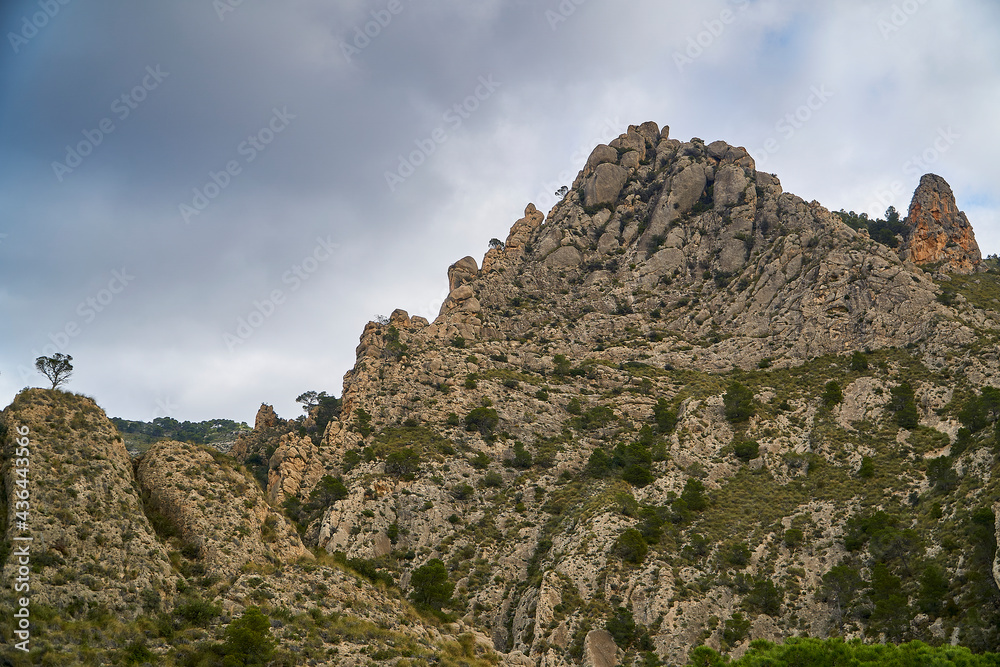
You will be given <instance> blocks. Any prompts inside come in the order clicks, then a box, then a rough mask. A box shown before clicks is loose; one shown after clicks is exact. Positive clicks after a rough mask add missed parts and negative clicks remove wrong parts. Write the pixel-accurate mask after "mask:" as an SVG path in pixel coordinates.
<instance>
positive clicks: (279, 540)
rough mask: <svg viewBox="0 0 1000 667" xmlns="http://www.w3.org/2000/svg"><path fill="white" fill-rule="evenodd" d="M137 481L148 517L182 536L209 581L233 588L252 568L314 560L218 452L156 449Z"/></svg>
mask: <svg viewBox="0 0 1000 667" xmlns="http://www.w3.org/2000/svg"><path fill="white" fill-rule="evenodd" d="M136 475H137V477H138V482H139V486H140V488H141V489H142V492H143V493H144V494H145V496H146V497H147V498H148V501H147V505H148V507H149V508H150V510H151V511H153V512H156V513H157V514H158V515H160V516H162V517H163V518H164V520H165V521H166V522H167V523H168V524H169V525H170V526H171V527H172V528H173V530H174V531H176V534H177V538H178V540H179V541H180V543H181V544H182V545H183V548H184V549H185V550H186V551H187V552H188V554H189V556H190V558H191V559H192V560H194V561H196V562H197V563H200V564H201V565H203V567H204V570H205V572H206V573H207V574H209V575H210V576H216V577H220V578H223V579H226V580H229V581H233V580H235V578H236V576H237V575H238V574H239V573H240V570H241V568H243V566H245V565H246V564H247V563H255V564H257V565H265V564H278V563H293V562H296V561H298V560H299V559H301V558H308V559H311V558H312V554H311V553H309V551H308V550H307V549H306V548H305V547H304V546H303V545H302V542H301V540H300V539H299V536H298V533H296V532H295V529H294V528H293V527H292V526H291V524H289V522H288V520H287V519H286V518H285V517H284V516H283V515H282V514H281V513H280V512H278V511H276V510H275V509H273V508H271V507H270V506H269V505H268V503H267V500H266V499H265V498H264V494H263V493H262V492H261V490H260V488H259V487H258V486H257V484H256V483H255V482H254V480H253V478H251V477H250V476H249V475H248V474H246V473H245V472H242V471H240V470H239V469H237V468H236V467H235V466H234V465H232V462H231V460H230V462H228V463H227V461H226V459H225V458H224V457H223V455H221V454H218V453H216V452H214V451H213V450H210V449H208V448H205V447H200V446H198V445H190V444H186V443H182V442H171V441H164V442H158V443H156V444H155V445H153V447H152V448H150V450H149V451H148V452H146V454H145V456H143V457H142V460H141V461H140V462H139V466H138V468H137V471H136Z"/></svg>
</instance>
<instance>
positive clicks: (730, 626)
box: [722, 612, 750, 648]
mask: <svg viewBox="0 0 1000 667" xmlns="http://www.w3.org/2000/svg"><path fill="white" fill-rule="evenodd" d="M749 632H750V619H748V618H745V617H744V616H743V614H741V613H740V612H736V613H735V614H733V616H732V618H730V619H729V620H727V621H726V622H725V624H724V625H723V626H722V641H723V642H724V643H725V645H726V646H727V647H730V648H731V647H733V646H736V645H737V644H739V643H740V642H741V641H743V640H744V639H746V636H747V634H749Z"/></svg>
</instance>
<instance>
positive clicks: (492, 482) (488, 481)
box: [483, 472, 503, 488]
mask: <svg viewBox="0 0 1000 667" xmlns="http://www.w3.org/2000/svg"><path fill="white" fill-rule="evenodd" d="M483 484H484V485H485V486H488V487H491V488H498V487H500V486H503V475H501V474H500V473H498V472H488V473H486V475H485V476H484V477H483Z"/></svg>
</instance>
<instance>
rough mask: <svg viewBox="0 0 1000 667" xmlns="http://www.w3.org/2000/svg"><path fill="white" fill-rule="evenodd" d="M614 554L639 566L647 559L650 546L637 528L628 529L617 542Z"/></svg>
mask: <svg viewBox="0 0 1000 667" xmlns="http://www.w3.org/2000/svg"><path fill="white" fill-rule="evenodd" d="M612 551H613V553H614V554H615V555H616V556H618V557H619V558H621V559H622V560H623V561H625V562H627V563H634V564H635V565H639V564H640V563H642V560H643V559H644V558H645V557H646V553H647V552H648V551H649V546H648V545H647V544H646V540H644V539H643V537H642V533H640V532H639V531H638V530H636V529H635V528H627V529H626V530H625V532H623V533H622V534H621V535H619V536H618V539H617V540H615V546H614V548H613V550H612Z"/></svg>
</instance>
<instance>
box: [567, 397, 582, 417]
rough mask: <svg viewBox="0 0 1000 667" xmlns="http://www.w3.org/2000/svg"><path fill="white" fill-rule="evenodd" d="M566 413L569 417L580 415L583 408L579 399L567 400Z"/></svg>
mask: <svg viewBox="0 0 1000 667" xmlns="http://www.w3.org/2000/svg"><path fill="white" fill-rule="evenodd" d="M566 412H568V413H570V414H571V415H579V414H582V413H583V406H582V405H580V399H579V398H571V399H569V402H568V403H567V404H566Z"/></svg>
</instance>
